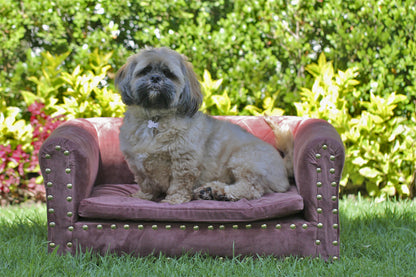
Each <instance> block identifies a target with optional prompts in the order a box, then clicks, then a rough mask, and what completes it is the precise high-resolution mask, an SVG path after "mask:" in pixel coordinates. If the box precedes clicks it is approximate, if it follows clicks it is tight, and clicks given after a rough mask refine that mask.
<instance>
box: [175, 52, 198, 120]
mask: <svg viewBox="0 0 416 277" xmlns="http://www.w3.org/2000/svg"><path fill="white" fill-rule="evenodd" d="M181 69H182V72H183V75H184V76H185V87H184V89H183V91H182V94H181V96H180V98H179V105H178V106H179V107H178V112H179V113H180V114H182V115H187V116H193V115H194V114H195V113H196V112H197V111H198V110H199V107H200V106H201V104H202V99H203V95H202V92H201V86H200V84H199V81H198V78H197V77H196V74H195V72H194V69H193V68H192V64H191V63H189V62H188V61H186V59H185V58H184V61H183V62H182V68H181Z"/></svg>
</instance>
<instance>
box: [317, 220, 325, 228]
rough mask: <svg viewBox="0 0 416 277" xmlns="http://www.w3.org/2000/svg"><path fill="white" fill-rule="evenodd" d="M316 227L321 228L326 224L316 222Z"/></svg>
mask: <svg viewBox="0 0 416 277" xmlns="http://www.w3.org/2000/svg"><path fill="white" fill-rule="evenodd" d="M316 227H318V228H319V229H321V228H322V227H324V224H322V223H321V222H319V223H318V224H316Z"/></svg>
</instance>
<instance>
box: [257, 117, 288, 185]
mask: <svg viewBox="0 0 416 277" xmlns="http://www.w3.org/2000/svg"><path fill="white" fill-rule="evenodd" d="M264 121H266V123H267V124H268V125H269V126H270V128H272V130H273V133H274V135H275V138H276V147H277V149H278V150H279V151H281V152H282V153H283V161H284V164H285V168H286V171H287V174H288V177H293V176H294V173H293V143H294V138H293V133H292V131H291V130H290V127H289V125H288V124H286V123H281V124H278V123H276V122H275V121H273V120H272V118H271V117H270V116H268V115H266V116H265V117H264Z"/></svg>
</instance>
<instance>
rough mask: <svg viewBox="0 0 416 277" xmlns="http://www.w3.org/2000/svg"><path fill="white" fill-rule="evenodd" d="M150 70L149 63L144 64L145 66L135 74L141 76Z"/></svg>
mask: <svg viewBox="0 0 416 277" xmlns="http://www.w3.org/2000/svg"><path fill="white" fill-rule="evenodd" d="M151 70H152V67H151V66H150V65H148V66H146V67H145V68H143V69H142V70H140V71H139V72H137V73H136V75H137V76H143V75H146V74H147V73H149V72H150V71H151Z"/></svg>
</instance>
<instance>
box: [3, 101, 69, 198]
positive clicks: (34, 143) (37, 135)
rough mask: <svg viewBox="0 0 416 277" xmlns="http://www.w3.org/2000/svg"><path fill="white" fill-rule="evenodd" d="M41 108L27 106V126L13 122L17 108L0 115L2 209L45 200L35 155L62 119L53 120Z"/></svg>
mask: <svg viewBox="0 0 416 277" xmlns="http://www.w3.org/2000/svg"><path fill="white" fill-rule="evenodd" d="M43 108H44V105H43V104H41V103H37V102H35V103H33V104H32V105H30V107H29V112H30V113H31V117H30V123H29V124H27V123H26V122H25V121H24V120H22V119H20V120H17V121H16V117H17V114H16V113H17V112H18V108H16V107H9V108H6V112H5V113H3V112H1V113H0V129H1V135H0V142H1V144H0V160H1V164H0V172H2V174H1V175H0V200H1V203H0V204H1V205H3V204H7V203H20V202H22V201H24V200H26V199H29V198H30V199H34V200H45V199H44V198H45V190H44V186H43V185H42V177H41V176H40V169H39V162H38V154H39V150H40V147H41V146H42V143H43V142H44V141H45V140H46V138H47V137H48V136H49V134H50V133H51V132H52V131H53V130H54V129H55V128H56V127H57V126H58V125H59V124H60V123H61V122H62V117H55V118H53V117H51V116H49V115H47V114H46V113H45V112H44V110H43ZM3 202H5V203H3Z"/></svg>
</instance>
